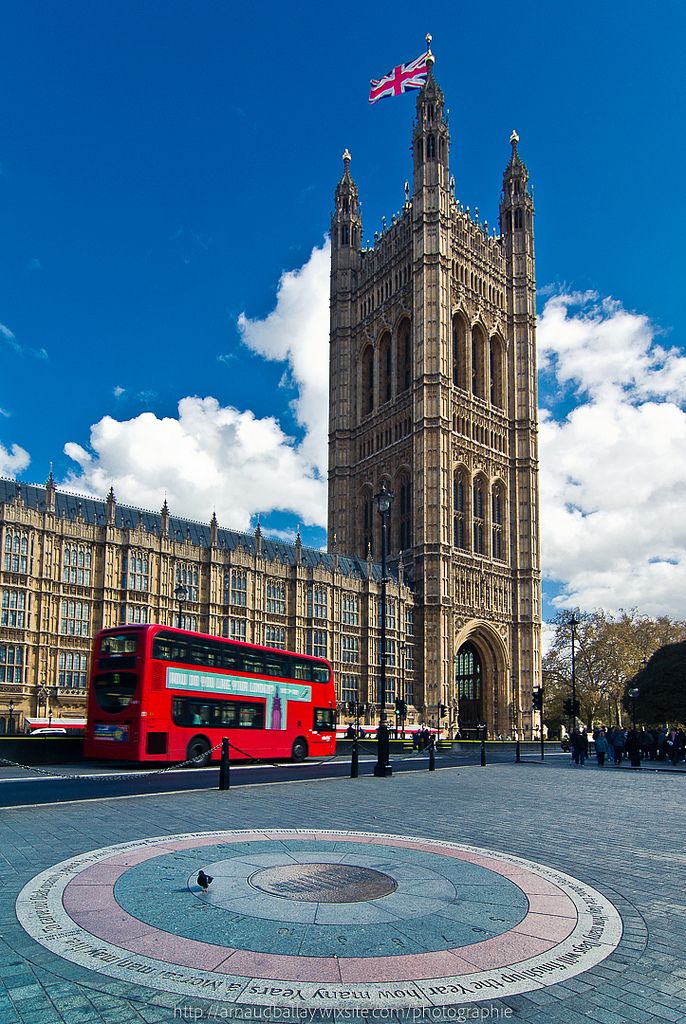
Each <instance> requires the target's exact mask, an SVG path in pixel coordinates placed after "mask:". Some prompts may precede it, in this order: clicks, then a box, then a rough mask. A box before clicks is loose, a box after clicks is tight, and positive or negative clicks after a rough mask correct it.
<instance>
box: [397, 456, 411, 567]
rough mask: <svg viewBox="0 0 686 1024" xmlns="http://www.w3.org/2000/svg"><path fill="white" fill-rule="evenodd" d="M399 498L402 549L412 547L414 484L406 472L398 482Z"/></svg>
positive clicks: (399, 543) (399, 538)
mask: <svg viewBox="0 0 686 1024" xmlns="http://www.w3.org/2000/svg"><path fill="white" fill-rule="evenodd" d="M395 491H396V495H397V498H398V547H399V549H400V550H401V551H405V550H406V549H407V548H411V547H412V486H411V483H410V477H409V476H408V474H407V473H404V474H403V475H402V476H401V477H400V478H399V479H398V481H397V482H396V486H395Z"/></svg>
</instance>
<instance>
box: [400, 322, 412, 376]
mask: <svg viewBox="0 0 686 1024" xmlns="http://www.w3.org/2000/svg"><path fill="white" fill-rule="evenodd" d="M396 383H397V391H398V394H400V392H401V391H407V389H408V388H409V386H410V384H411V383H412V336H411V332H410V322H409V320H403V322H402V323H401V324H400V326H399V328H398V363H397V367H396Z"/></svg>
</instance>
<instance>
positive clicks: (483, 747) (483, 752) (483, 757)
mask: <svg viewBox="0 0 686 1024" xmlns="http://www.w3.org/2000/svg"><path fill="white" fill-rule="evenodd" d="M481 767H482V768H485V767H486V740H482V741H481Z"/></svg>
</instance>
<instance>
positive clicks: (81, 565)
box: [62, 544, 91, 587]
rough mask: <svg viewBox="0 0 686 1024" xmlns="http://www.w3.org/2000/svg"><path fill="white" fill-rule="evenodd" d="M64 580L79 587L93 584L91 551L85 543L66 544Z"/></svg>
mask: <svg viewBox="0 0 686 1024" xmlns="http://www.w3.org/2000/svg"><path fill="white" fill-rule="evenodd" d="M62 582H63V583H76V584H77V585H78V586H79V587H90V585H91V552H90V548H87V547H85V546H84V545H83V544H65V545H64V550H63V551H62Z"/></svg>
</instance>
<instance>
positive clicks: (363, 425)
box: [328, 67, 541, 736]
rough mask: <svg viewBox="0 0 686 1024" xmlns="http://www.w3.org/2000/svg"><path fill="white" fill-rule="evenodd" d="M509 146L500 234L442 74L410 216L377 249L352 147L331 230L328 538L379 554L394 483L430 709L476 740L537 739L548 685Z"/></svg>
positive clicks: (525, 282) (529, 340) (416, 140)
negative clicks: (464, 148)
mask: <svg viewBox="0 0 686 1024" xmlns="http://www.w3.org/2000/svg"><path fill="white" fill-rule="evenodd" d="M510 141H511V146H512V153H511V158H510V161H509V163H508V166H507V168H506V170H505V174H504V178H503V191H502V196H501V202H500V231H499V233H498V234H496V231H495V230H493V231H492V233H489V228H488V224H487V223H484V224H480V223H479V219H478V210H477V211H476V213H475V215H472V214H471V213H470V210H469V209H468V208H467V209H464V208H463V207H462V205H461V204H460V203H459V202H457V201H456V199H455V197H454V181H453V179H451V177H450V173H449V166H448V152H449V146H450V139H449V132H448V124H447V120H446V117H445V113H444V99H443V94H442V91H441V89H440V88H439V86H438V85H437V83H436V81H435V79H434V77H433V68H432V67H430V72H429V75H428V78H427V82H426V85H425V86H424V88H423V89H422V90H421V91H420V92H419V94H418V99H417V113H416V120H415V124H414V128H413V136H412V151H413V160H414V187H413V190H412V194H410V187H409V184H408V183H406V184H405V203H404V206H403V208H402V211H401V212H400V213H398V214H396V215H393V217H392V218H391V222H390V225H388V224H386V223H385V222H384V226H383V230H382V231H381V232H380V233H378V234H375V236H374V245H373V247H371V248H368V247H363V245H362V222H361V216H360V201H359V194H358V189H357V186H356V184H355V182H354V181H353V179H352V177H351V174H350V154H349V153H348V152H347V150H346V152H345V154H344V157H343V163H344V170H343V177H342V178H341V180H340V182H339V183H338V186H337V188H336V192H335V210H334V214H333V217H332V224H331V239H332V262H331V338H330V342H331V344H330V418H329V427H330V434H329V517H328V528H329V536H330V537H332V536H336V537H337V540H338V543H339V545H340V547H341V548H342V550H345V551H348V552H351V553H354V554H357V555H358V557H363V556H365V555H366V554H367V553H368V552H369V551H371V552H373V555H374V557H376V558H378V557H379V553H380V516H379V515H378V513H377V512H376V509H375V503H374V495H375V493H376V492H378V490H379V489H380V487H381V486H382V484H384V483H385V484H386V486H387V487H388V488H389V489H390V490H392V491H393V492H394V494H395V500H394V504H393V507H392V520H391V528H390V549H391V553H392V554H394V555H395V556H396V557H397V556H398V553H400V552H402V557H403V559H404V561H405V565H406V567H407V571H408V574H409V576H410V577H411V579H412V583H413V587H414V590H415V601H416V618H417V664H416V673H417V683H416V687H415V702H416V704H417V705H418V706H420V707H423V709H424V713H425V716H426V717H427V718H430V719H433V720H435V719H436V717H437V716H438V708H439V706H440V705H444V706H445V711H444V718H445V721H444V724H448V725H449V727H450V728H451V731H455V730H456V729H457V728H460V729H461V731H462V734H463V735H473V734H474V731H475V729H476V726H477V724H478V723H480V722H484V723H486V724H487V726H488V731H489V734H490V735H498V734H500V735H503V736H505V735H513V734H514V732H515V730H516V731H517V732H518V733H519V735H527V734H529V735H530V734H531V723H532V713H531V691H532V688H534V687H536V686H538V685H539V683H540V679H541V652H540V618H541V600H540V558H539V524H538V452H537V433H538V422H537V388H536V349H535V273H534V245H533V200H532V196H531V193H530V190H529V187H528V172H527V169H526V167H525V166H524V164H523V163H522V161H521V159H520V157H519V153H518V149H517V143H518V141H519V140H518V137H517V135H516V133H514V132H513V133H512V137H511V140H510Z"/></svg>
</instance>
